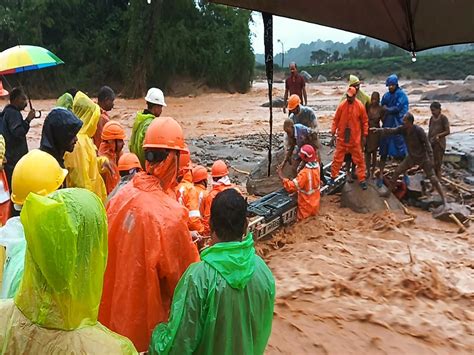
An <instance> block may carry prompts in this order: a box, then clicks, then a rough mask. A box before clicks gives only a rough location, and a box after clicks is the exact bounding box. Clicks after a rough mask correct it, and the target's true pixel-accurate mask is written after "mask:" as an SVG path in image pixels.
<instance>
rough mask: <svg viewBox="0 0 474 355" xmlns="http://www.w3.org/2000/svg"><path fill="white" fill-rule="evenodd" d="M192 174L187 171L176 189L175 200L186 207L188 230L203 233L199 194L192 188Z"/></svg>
mask: <svg viewBox="0 0 474 355" xmlns="http://www.w3.org/2000/svg"><path fill="white" fill-rule="evenodd" d="M192 181H193V174H192V172H191V170H188V171H187V172H186V173H185V174H184V176H183V180H181V182H180V183H179V184H178V186H177V187H176V198H177V200H178V202H179V203H180V204H181V205H183V206H184V207H186V208H187V209H188V212H189V218H188V228H189V230H190V231H197V232H199V233H200V234H201V233H203V232H204V225H203V224H202V222H201V212H200V211H199V193H198V192H197V190H196V189H195V188H194V184H193V183H192Z"/></svg>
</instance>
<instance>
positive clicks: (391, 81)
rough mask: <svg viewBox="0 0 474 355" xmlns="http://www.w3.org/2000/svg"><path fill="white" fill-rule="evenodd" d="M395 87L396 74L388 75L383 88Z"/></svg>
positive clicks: (396, 83)
mask: <svg viewBox="0 0 474 355" xmlns="http://www.w3.org/2000/svg"><path fill="white" fill-rule="evenodd" d="M390 85H397V86H398V76H397V75H396V74H392V75H389V77H388V78H387V80H386V81H385V86H390Z"/></svg>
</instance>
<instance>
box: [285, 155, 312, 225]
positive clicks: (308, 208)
mask: <svg viewBox="0 0 474 355" xmlns="http://www.w3.org/2000/svg"><path fill="white" fill-rule="evenodd" d="M319 170H320V167H319V163H318V162H313V163H306V164H305V167H304V168H303V169H302V170H301V171H300V172H299V173H298V176H296V178H294V179H293V180H290V179H284V180H283V186H284V187H285V190H286V191H288V192H290V193H292V192H297V193H298V220H302V219H305V218H308V217H310V216H316V215H317V214H318V213H319V200H320V197H321V194H320V191H319V187H320V171H319Z"/></svg>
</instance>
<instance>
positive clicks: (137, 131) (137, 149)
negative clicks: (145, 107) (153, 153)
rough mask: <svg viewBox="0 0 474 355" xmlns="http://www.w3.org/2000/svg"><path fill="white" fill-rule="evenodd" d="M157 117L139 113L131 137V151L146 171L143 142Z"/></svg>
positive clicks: (142, 112)
mask: <svg viewBox="0 0 474 355" xmlns="http://www.w3.org/2000/svg"><path fill="white" fill-rule="evenodd" d="M154 119H155V116H154V115H153V114H151V113H145V111H141V112H137V117H136V118H135V122H134V123H133V128H132V136H131V137H130V143H129V149H130V152H131V153H135V154H136V155H137V157H138V159H140V163H141V164H142V168H143V169H145V152H144V150H143V141H144V140H145V134H146V130H147V129H148V126H149V125H150V124H151V122H152V121H153V120H154Z"/></svg>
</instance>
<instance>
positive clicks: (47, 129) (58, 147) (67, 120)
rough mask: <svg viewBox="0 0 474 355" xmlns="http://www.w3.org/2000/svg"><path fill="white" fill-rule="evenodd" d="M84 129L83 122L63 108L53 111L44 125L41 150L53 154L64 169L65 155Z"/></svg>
mask: <svg viewBox="0 0 474 355" xmlns="http://www.w3.org/2000/svg"><path fill="white" fill-rule="evenodd" d="M81 127H82V121H81V120H80V119H79V118H77V117H76V116H75V115H74V114H73V113H72V112H71V111H68V110H66V109H63V108H55V109H53V110H52V111H51V112H50V113H49V114H48V116H46V119H45V120H44V124H43V132H42V133H41V142H40V149H41V150H42V151H44V152H47V153H49V154H51V155H52V156H53V157H54V158H56V160H57V161H58V163H59V165H61V167H63V168H64V153H66V148H67V147H68V145H69V144H70V143H71V141H72V139H73V138H74V137H75V136H76V135H77V133H78V132H79V130H80V129H81Z"/></svg>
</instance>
